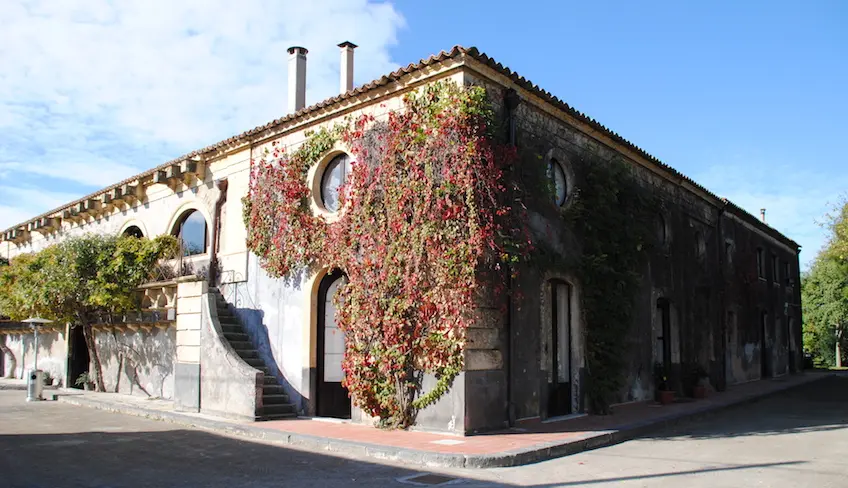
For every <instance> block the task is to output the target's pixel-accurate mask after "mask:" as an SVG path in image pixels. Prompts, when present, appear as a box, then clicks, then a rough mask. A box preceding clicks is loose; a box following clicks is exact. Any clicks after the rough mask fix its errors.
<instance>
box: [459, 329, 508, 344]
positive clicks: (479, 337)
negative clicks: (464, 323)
mask: <svg viewBox="0 0 848 488" xmlns="http://www.w3.org/2000/svg"><path fill="white" fill-rule="evenodd" d="M466 344H467V345H466V348H467V349H469V350H472V349H473V350H480V349H497V348H498V347H499V346H500V331H499V330H498V329H478V328H477V327H472V328H469V329H468V335H467V342H466Z"/></svg>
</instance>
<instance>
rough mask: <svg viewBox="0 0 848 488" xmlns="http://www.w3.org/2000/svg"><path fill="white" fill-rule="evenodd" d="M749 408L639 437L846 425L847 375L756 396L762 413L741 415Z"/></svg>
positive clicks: (688, 436)
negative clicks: (765, 395) (759, 398)
mask: <svg viewBox="0 0 848 488" xmlns="http://www.w3.org/2000/svg"><path fill="white" fill-rule="evenodd" d="M749 408H750V405H740V406H737V407H733V408H730V409H728V410H725V411H723V412H720V413H717V414H716V415H715V417H714V418H711V419H709V420H707V421H705V422H699V423H698V424H682V425H680V426H678V427H674V428H670V429H666V430H663V431H660V432H657V433H655V434H649V435H647V436H644V437H643V438H650V439H674V438H677V439H680V440H684V439H710V438H731V437H741V436H762V435H783V434H793V433H802V432H824V431H832V430H839V429H848V376H831V377H828V378H824V379H822V380H820V381H816V382H813V383H809V384H806V385H802V386H799V387H797V388H793V389H791V390H788V391H785V392H782V393H781V394H780V395H776V396H771V397H767V398H765V399H763V400H760V401H759V402H758V407H757V408H758V409H759V410H760V411H761V412H762V415H758V416H756V417H752V416H750V415H745V413H746V412H745V410H746V409H749ZM846 436H848V432H846Z"/></svg>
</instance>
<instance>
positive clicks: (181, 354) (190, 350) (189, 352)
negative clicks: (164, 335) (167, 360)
mask: <svg viewBox="0 0 848 488" xmlns="http://www.w3.org/2000/svg"><path fill="white" fill-rule="evenodd" d="M177 361H178V362H180V363H192V364H198V363H200V346H177Z"/></svg>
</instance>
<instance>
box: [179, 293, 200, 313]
mask: <svg viewBox="0 0 848 488" xmlns="http://www.w3.org/2000/svg"><path fill="white" fill-rule="evenodd" d="M200 300H201V299H200V297H190V298H185V297H179V298H177V316H179V315H184V314H195V313H196V314H199V313H200V306H201V301H200Z"/></svg>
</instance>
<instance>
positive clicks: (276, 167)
mask: <svg viewBox="0 0 848 488" xmlns="http://www.w3.org/2000/svg"><path fill="white" fill-rule="evenodd" d="M491 118H492V113H491V111H490V109H489V106H488V104H487V101H486V93H485V91H484V89H482V88H479V87H459V86H457V85H455V84H453V83H436V84H433V85H428V86H427V87H425V88H422V89H420V90H418V91H417V92H415V93H413V94H410V95H407V96H406V97H405V99H404V108H403V109H402V110H398V111H393V112H390V113H389V114H388V116H387V118H381V120H375V119H374V118H373V117H370V116H363V117H361V118H359V119H358V120H355V121H352V122H351V123H350V125H348V126H345V127H338V128H335V129H333V130H321V131H319V132H316V133H314V134H313V135H312V136H311V137H310V138H309V139H308V140H307V142H306V143H305V144H304V145H302V146H301V147H300V148H298V149H297V150H296V151H295V152H293V153H291V154H288V155H287V154H285V153H284V152H283V150H282V148H278V147H274V148H273V149H272V151H271V152H270V153H269V155H268V157H267V158H265V159H262V160H259V161H255V162H254V166H253V174H252V179H251V188H250V193H249V195H248V196H247V197H246V199H245V203H246V206H245V208H246V211H245V221H246V223H247V224H248V229H249V234H248V246H249V248H250V249H251V250H252V251H254V252H255V253H256V254H257V255H259V256H260V257H261V258H262V261H263V266H264V267H265V269H266V270H268V271H269V272H270V273H272V274H274V275H276V276H286V275H289V274H290V273H292V272H293V271H296V270H298V269H302V268H304V267H311V266H325V267H330V268H335V269H340V270H342V271H344V273H345V274H346V277H347V281H346V285H345V286H344V287H342V288H341V290H340V292H339V293H338V296H337V300H338V304H339V307H338V316H337V321H338V326H339V327H340V329H341V330H342V331H344V333H345V338H346V351H345V358H344V362H343V368H344V371H345V379H344V384H345V386H346V387H347V388H348V390H349V391H350V393H351V396H352V398H353V401H354V403H355V404H356V405H357V406H359V407H361V408H362V409H364V410H365V411H366V412H367V413H369V414H371V415H373V416H376V417H379V418H380V419H381V421H382V424H383V425H384V426H387V427H407V426H409V425H410V424H411V423H412V422H414V418H415V415H416V413H417V411H418V410H419V409H421V408H423V407H425V406H427V405H429V404H432V403H433V402H435V401H437V400H438V399H439V398H440V397H441V396H442V395H443V394H444V393H445V392H446V391H447V390H448V389H449V388H450V385H451V383H452V381H453V379H454V378H455V377H456V375H457V374H458V373H459V372H460V371H461V369H462V366H463V351H464V346H465V337H466V334H465V332H466V329H467V328H468V327H469V326H470V325H472V324H473V320H474V316H473V315H474V314H473V310H474V308H475V303H474V301H475V291H476V290H477V288H478V286H479V284H480V274H479V270H481V269H493V268H498V267H499V266H501V265H502V264H503V261H504V259H508V258H509V257H510V256H511V255H512V254H511V253H514V252H515V249H525V251H526V248H527V244H526V243H527V242H528V241H527V239H526V237H523V236H522V235H521V232H520V231H516V230H514V229H520V228H521V226H514V225H512V224H511V223H510V218H511V216H512V215H513V214H514V213H515V212H514V211H513V209H512V208H511V207H510V206H509V205H508V204H507V203H506V202H508V201H510V199H509V198H508V194H509V192H510V189H509V188H507V187H506V186H505V184H504V181H505V178H504V173H503V171H504V169H505V168H507V167H508V166H509V165H510V164H511V163H512V161H513V159H514V153H513V151H511V150H508V149H504V148H502V147H500V146H497V145H496V144H494V143H493V142H492V138H491V137H490V135H489V125H490V120H491ZM338 140H340V141H341V142H343V143H344V145H346V146H347V147H348V148H350V152H351V154H352V156H353V160H354V162H353V163H352V171H351V173H350V175H349V178H348V183H347V184H346V185H345V186H346V188H342V190H341V193H342V198H341V205H342V208H343V210H342V213H341V215H340V217H339V218H338V219H337V220H335V221H332V222H326V221H325V220H324V218H323V217H321V216H316V215H314V214H313V212H312V211H311V209H310V200H311V195H310V189H309V187H308V182H307V173H308V171H309V168H310V167H311V166H312V165H314V164H316V163H317V162H318V161H319V160H321V159H322V158H324V157H325V156H326V155H327V154H328V152H329V151H330V149H331V148H332V147H333V145H334V144H335V143H336V142H337V141H338ZM517 243H525V245H524V246H519V247H518V248H516V247H515V245H516V244H517ZM506 249H510V253H507V252H506V251H505V250H506ZM425 374H432V375H434V376H435V378H436V379H437V382H436V384H435V386H434V387H433V388H431V389H430V390H429V391H426V392H425V391H422V379H423V377H424V375H425Z"/></svg>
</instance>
